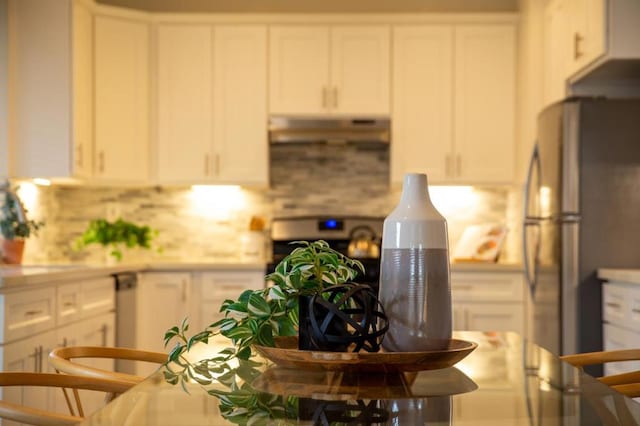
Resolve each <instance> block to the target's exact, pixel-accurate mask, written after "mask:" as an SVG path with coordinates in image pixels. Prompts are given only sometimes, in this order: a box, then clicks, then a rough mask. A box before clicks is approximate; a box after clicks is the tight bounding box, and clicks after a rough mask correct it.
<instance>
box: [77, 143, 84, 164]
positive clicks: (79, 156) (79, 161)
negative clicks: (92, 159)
mask: <svg viewBox="0 0 640 426" xmlns="http://www.w3.org/2000/svg"><path fill="white" fill-rule="evenodd" d="M82 164H83V159H82V143H81V142H79V143H78V144H77V145H76V166H78V167H80V168H81V167H82Z"/></svg>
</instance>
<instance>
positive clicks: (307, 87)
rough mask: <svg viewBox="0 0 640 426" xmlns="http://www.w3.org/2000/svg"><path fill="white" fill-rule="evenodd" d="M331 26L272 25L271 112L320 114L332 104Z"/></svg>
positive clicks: (270, 40)
mask: <svg viewBox="0 0 640 426" xmlns="http://www.w3.org/2000/svg"><path fill="white" fill-rule="evenodd" d="M328 84H329V29H328V28H327V27H325V26H311V25H306V26H298V25H286V26H285V25H273V26H271V27H270V29H269V112H270V113H271V114H319V113H324V112H325V111H326V110H327V108H328V106H329V104H328V102H329V87H328Z"/></svg>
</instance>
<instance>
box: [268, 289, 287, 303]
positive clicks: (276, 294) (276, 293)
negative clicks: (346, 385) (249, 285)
mask: <svg viewBox="0 0 640 426" xmlns="http://www.w3.org/2000/svg"><path fill="white" fill-rule="evenodd" d="M269 298H270V299H272V300H285V299H286V298H287V297H286V296H285V294H284V292H283V291H282V289H281V288H280V287H278V286H273V287H271V288H269Z"/></svg>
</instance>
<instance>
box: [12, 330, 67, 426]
mask: <svg viewBox="0 0 640 426" xmlns="http://www.w3.org/2000/svg"><path fill="white" fill-rule="evenodd" d="M55 343H56V334H55V331H48V332H44V333H40V334H38V335H35V336H32V337H28V338H26V339H23V340H20V341H17V342H13V343H8V344H6V345H2V347H1V355H0V356H2V371H15V372H25V371H26V372H48V359H47V357H48V355H49V351H51V349H52V348H53V347H54V346H55ZM51 395H53V389H45V388H35V387H21V386H15V387H14V386H11V387H9V386H7V387H0V399H1V400H2V401H6V402H12V403H14V404H19V405H26V406H29V407H33V408H40V409H42V410H52V409H54V405H53V402H52V398H51ZM16 424H18V423H14V422H9V421H2V425H16Z"/></svg>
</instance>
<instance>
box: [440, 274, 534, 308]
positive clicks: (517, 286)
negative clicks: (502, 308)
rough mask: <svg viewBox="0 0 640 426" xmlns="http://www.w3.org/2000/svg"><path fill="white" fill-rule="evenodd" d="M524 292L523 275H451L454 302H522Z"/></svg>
mask: <svg viewBox="0 0 640 426" xmlns="http://www.w3.org/2000/svg"><path fill="white" fill-rule="evenodd" d="M523 291H524V282H523V279H522V274H521V273H504V272H496V273H493V272H492V273H484V272H480V273H479V272H452V273H451V298H452V299H453V300H454V301H461V302H478V301H488V302H497V301H521V300H523V297H524V293H523Z"/></svg>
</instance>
